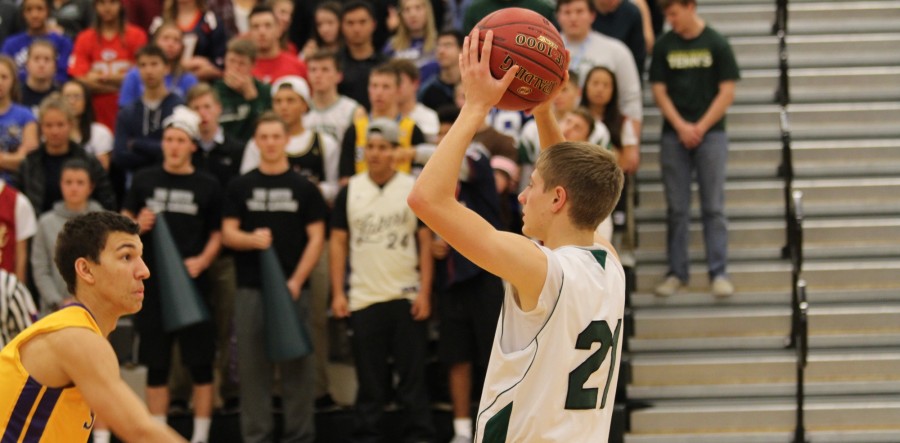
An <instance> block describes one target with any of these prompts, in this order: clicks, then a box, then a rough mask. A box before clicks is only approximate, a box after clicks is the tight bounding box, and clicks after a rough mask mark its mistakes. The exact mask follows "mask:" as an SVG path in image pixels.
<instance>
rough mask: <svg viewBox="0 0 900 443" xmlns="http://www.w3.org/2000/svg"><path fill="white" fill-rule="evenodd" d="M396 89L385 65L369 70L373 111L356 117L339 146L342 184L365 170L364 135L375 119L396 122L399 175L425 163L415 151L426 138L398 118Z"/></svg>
mask: <svg viewBox="0 0 900 443" xmlns="http://www.w3.org/2000/svg"><path fill="white" fill-rule="evenodd" d="M399 88H400V74H399V73H398V72H397V70H396V69H394V68H393V67H392V66H391V65H390V64H388V63H385V64H382V65H379V66H376V67H375V68H374V69H372V75H370V76H369V97H370V98H371V102H372V111H371V112H370V113H369V114H368V115H362V116H358V117H357V118H356V119H355V120H354V121H353V125H352V126H350V127H349V128H347V132H346V133H345V134H344V141H343V143H342V145H341V165H340V176H341V180H345V179H347V178H349V177H351V176H352V175H355V174H357V173H360V172H363V171H365V170H366V160H365V155H364V152H365V148H366V135H367V134H368V133H369V131H368V125H369V122H370V121H371V120H373V119H376V118H386V119H389V120H393V121H396V122H399V123H398V126H399V128H400V135H399V137H400V138H399V143H400V150H398V151H397V152H396V153H394V161H396V162H397V170H398V171H400V172H406V173H409V172H410V171H411V170H412V165H413V163H417V164H424V163H425V162H424V161H423V160H422V159H421V158H419V159H416V158H415V157H416V150H415V147H416V146H417V145H419V144H422V143H425V134H423V133H422V130H421V129H419V127H418V126H416V122H414V121H413V119H411V118H409V117H401V116H400V109H399V106H398V104H397V94H398V90H399ZM342 184H343V183H342Z"/></svg>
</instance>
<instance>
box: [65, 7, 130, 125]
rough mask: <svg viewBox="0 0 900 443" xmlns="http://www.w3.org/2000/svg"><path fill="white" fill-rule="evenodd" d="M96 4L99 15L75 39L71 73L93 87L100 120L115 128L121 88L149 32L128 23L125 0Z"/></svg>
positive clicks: (94, 104)
mask: <svg viewBox="0 0 900 443" xmlns="http://www.w3.org/2000/svg"><path fill="white" fill-rule="evenodd" d="M94 7H95V8H96V12H97V18H96V20H95V22H94V26H93V27H92V28H90V29H85V30H84V31H82V32H81V33H80V34H78V38H76V39H75V49H74V50H73V51H72V58H71V59H69V74H70V75H72V77H74V78H77V79H79V80H81V82H82V83H84V84H85V86H87V87H88V88H89V89H90V90H91V94H92V96H93V101H92V103H91V104H92V105H93V107H94V115H95V117H96V118H97V121H98V122H100V123H103V124H104V125H106V126H107V127H109V128H114V127H116V110H117V109H118V108H117V106H116V104H117V103H118V102H119V88H120V87H121V86H122V82H123V80H124V79H125V75H126V73H127V72H128V70H129V69H131V67H132V66H134V60H135V58H134V56H135V54H137V51H138V49H140V48H141V47H143V46H144V45H146V44H147V34H145V33H144V31H143V30H142V29H140V28H138V27H137V26H134V25H132V24H130V23H126V22H125V9H124V8H123V6H122V0H95V1H94Z"/></svg>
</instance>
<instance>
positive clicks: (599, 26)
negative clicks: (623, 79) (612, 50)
mask: <svg viewBox="0 0 900 443" xmlns="http://www.w3.org/2000/svg"><path fill="white" fill-rule="evenodd" d="M592 1H593V2H594V7H595V8H596V9H597V18H596V19H594V24H593V28H594V30H595V31H597V32H599V33H601V34H604V35H608V36H610V37H612V38H614V39H616V40H619V41H621V42H622V43H625V46H628V49H629V50H630V51H631V56H632V57H634V65H635V66H636V67H637V70H638V75H639V76H640V77H641V78H643V75H644V61H645V60H646V58H647V42H646V41H645V40H644V19H643V18H642V17H641V10H640V9H638V7H637V6H635V4H634V3H632V2H630V1H629V0H592Z"/></svg>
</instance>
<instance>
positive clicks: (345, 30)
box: [341, 8, 375, 45]
mask: <svg viewBox="0 0 900 443" xmlns="http://www.w3.org/2000/svg"><path fill="white" fill-rule="evenodd" d="M374 32H375V20H373V19H372V16H370V15H369V11H367V10H365V9H364V8H358V9H355V10H353V11H350V12H347V13H346V14H344V19H343V20H341V33H342V34H343V35H344V40H345V41H346V42H347V44H348V45H364V44H366V43H368V42H371V41H372V33H374Z"/></svg>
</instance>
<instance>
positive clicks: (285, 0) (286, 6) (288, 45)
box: [266, 0, 299, 57]
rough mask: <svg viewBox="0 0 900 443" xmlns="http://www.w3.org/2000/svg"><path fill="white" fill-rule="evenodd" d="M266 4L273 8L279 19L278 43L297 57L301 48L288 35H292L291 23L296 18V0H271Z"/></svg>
mask: <svg viewBox="0 0 900 443" xmlns="http://www.w3.org/2000/svg"><path fill="white" fill-rule="evenodd" d="M266 6H268V7H270V8H272V11H273V12H274V13H275V17H276V18H277V19H278V35H279V37H278V44H279V46H281V49H282V50H283V51H285V52H287V53H288V54H290V55H291V56H293V57H297V56H298V55H299V54H298V53H299V50H298V49H297V45H295V44H294V42H292V41H291V40H290V39H289V38H288V37H289V36H290V31H291V23H292V22H293V19H294V0H269V1H267V2H266Z"/></svg>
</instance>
